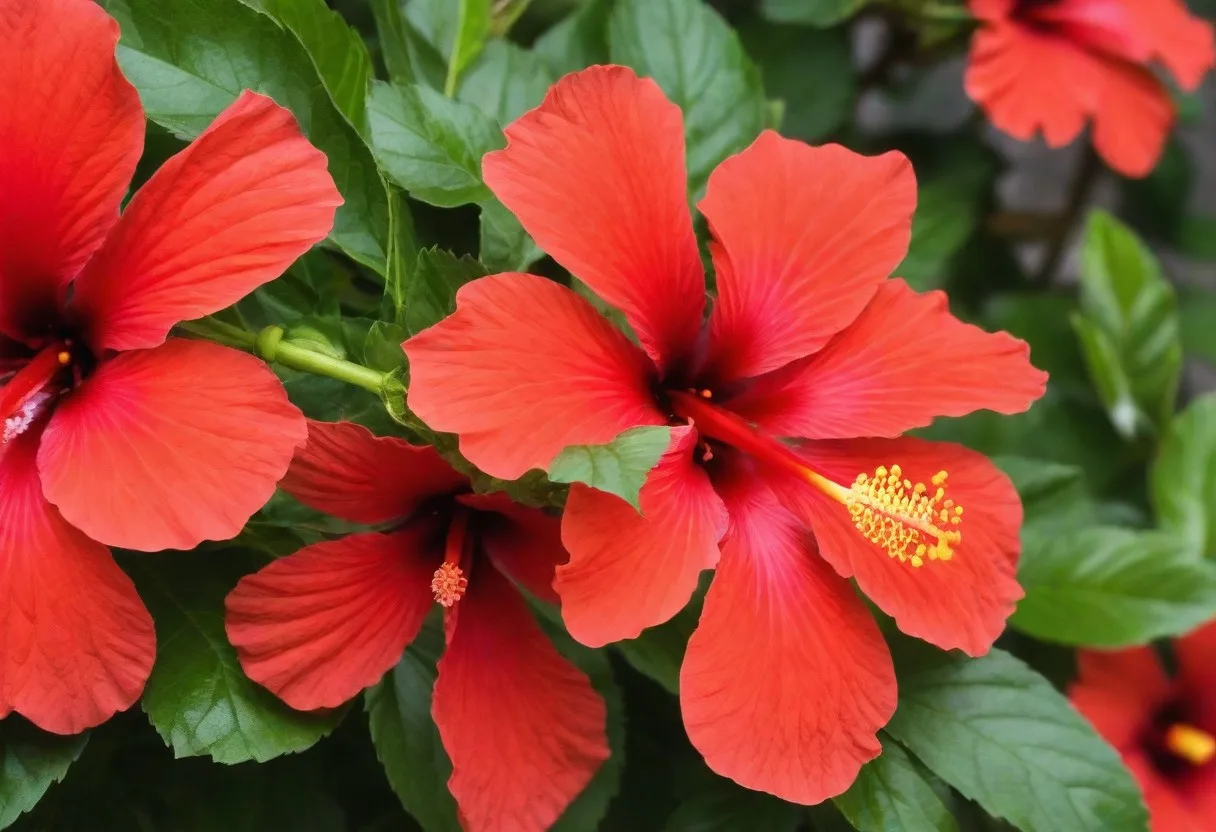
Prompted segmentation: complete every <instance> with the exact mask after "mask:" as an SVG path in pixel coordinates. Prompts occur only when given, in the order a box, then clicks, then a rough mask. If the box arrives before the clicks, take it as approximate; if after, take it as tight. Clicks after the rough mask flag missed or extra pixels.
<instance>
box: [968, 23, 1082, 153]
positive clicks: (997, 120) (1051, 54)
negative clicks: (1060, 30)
mask: <svg viewBox="0 0 1216 832" xmlns="http://www.w3.org/2000/svg"><path fill="white" fill-rule="evenodd" d="M1103 74H1104V62H1102V61H1101V60H1100V59H1099V58H1097V57H1094V56H1092V55H1090V54H1089V53H1088V52H1086V51H1085V50H1084V49H1082V48H1080V47H1078V46H1075V45H1073V44H1071V43H1069V42H1068V41H1067V40H1065V39H1063V38H1059V37H1052V36H1050V35H1045V34H1042V33H1040V32H1037V31H1035V30H1034V29H1032V28H1030V27H1027V26H1023V25H1021V24H1018V23H1011V22H1008V21H1004V20H998V21H993V22H991V23H988V24H986V25H984V26H981V27H980V29H979V31H978V32H976V34H975V38H974V39H973V40H972V43H971V57H970V59H969V61H968V63H967V74H966V76H965V78H964V86H965V88H966V90H967V95H968V96H970V98H971V99H972V100H973V101H975V102H976V103H978V104H979V105H980V106H981V107H983V108H984V112H985V113H987V115H988V118H989V119H990V120H991V121H992V123H993V124H995V125H996V126H997V127H998V128H1000V129H1001V130H1003V131H1004V132H1006V133H1008V134H1009V135H1011V136H1013V137H1014V138H1018V139H1021V140H1022V141H1029V140H1030V139H1031V138H1033V137H1034V134H1035V132H1036V131H1038V130H1042V132H1043V138H1044V139H1045V140H1046V142H1047V144H1048V145H1050V146H1051V147H1062V146H1064V145H1066V144H1068V143H1069V142H1071V141H1072V140H1073V139H1075V138H1076V137H1077V134H1078V133H1080V132H1081V129H1082V128H1083V127H1084V126H1085V118H1086V116H1087V115H1089V114H1091V113H1092V112H1093V111H1094V109H1095V108H1096V107H1097V104H1098V101H1099V99H1100V98H1101V95H1102V86H1103ZM1061 78H1067V79H1068V83H1061V82H1060V79H1061Z"/></svg>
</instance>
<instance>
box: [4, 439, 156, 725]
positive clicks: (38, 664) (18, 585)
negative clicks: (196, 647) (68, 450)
mask: <svg viewBox="0 0 1216 832" xmlns="http://www.w3.org/2000/svg"><path fill="white" fill-rule="evenodd" d="M38 439H39V436H38V431H36V430H31V431H29V432H27V433H24V434H22V435H20V436H18V437H17V438H15V439H14V440H12V441H11V442H9V443H7V444H5V445H3V446H0V598H3V599H4V603H3V604H0V717H3V716H5V715H7V714H8V713H9V712H10V711H17V712H18V713H20V714H22V715H23V716H25V717H26V718H27V719H29V720H30V721H31V722H33V723H34V724H36V725H38V726H39V727H41V728H44V729H45V730H47V731H53V732H55V733H57V734H75V733H78V732H80V731H82V730H84V729H85V728H91V727H92V726H94V725H98V724H100V723H102V722H104V721H105V720H106V719H108V718H109V717H110V716H111V715H113V714H114V713H115V712H116V711H122V710H126V709H127V708H129V707H130V706H131V705H132V703H134V702H135V700H136V699H138V698H139V694H140V692H141V691H142V690H143V687H144V682H145V681H147V679H148V674H149V673H150V672H151V671H152V662H153V659H154V658H155V656H156V634H155V632H154V631H153V628H152V618H151V616H149V615H148V611H147V610H146V609H144V605H143V603H142V602H140V600H139V596H138V595H136V593H135V586H134V585H133V584H132V583H131V579H130V578H128V577H127V576H126V575H125V574H123V572H122V570H121V569H119V568H118V564H116V563H115V562H114V559H113V557H111V556H110V551H109V550H108V549H107V548H106V547H105V546H103V545H101V544H100V543H96V542H94V541H92V540H90V539H89V538H88V537H86V536H85V535H84V534H83V533H81V532H80V531H78V530H77V529H74V528H72V527H71V526H69V525H68V524H67V523H65V522H64V520H63V518H62V517H60V515H59V512H58V511H56V510H55V507H54V506H52V505H51V504H50V503H48V502H47V501H46V498H45V497H43V496H42V484H41V482H40V481H39V479H38V470H37V465H36V460H37V452H38Z"/></svg>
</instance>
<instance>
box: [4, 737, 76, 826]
mask: <svg viewBox="0 0 1216 832" xmlns="http://www.w3.org/2000/svg"><path fill="white" fill-rule="evenodd" d="M88 736H89V735H88V734H87V733H86V734H76V735H74V736H68V737H63V736H59V735H58V734H50V733H47V732H46V731H40V730H39V729H37V728H35V727H34V726H33V725H31V724H30V723H29V722H27V721H25V720H24V719H22V718H21V717H17V716H10V717H8V718H7V719H5V720H3V721H0V829H4V828H5V827H7V826H9V825H10V824H12V823H13V822H14V821H16V820H17V817H18V816H19V815H21V813H23V812H28V811H29V810H30V809H32V808H34V805H35V804H36V803H38V801H39V800H41V799H42V796H43V795H44V794H46V790H47V789H49V788H50V787H51V784H52V783H58V782H59V781H60V780H62V779H63V777H64V775H65V774H67V772H68V767H69V766H71V765H72V763H74V762H75V761H76V759H77V758H78V757H79V756H80V752H81V751H83V750H84V746H85V743H86V742H88Z"/></svg>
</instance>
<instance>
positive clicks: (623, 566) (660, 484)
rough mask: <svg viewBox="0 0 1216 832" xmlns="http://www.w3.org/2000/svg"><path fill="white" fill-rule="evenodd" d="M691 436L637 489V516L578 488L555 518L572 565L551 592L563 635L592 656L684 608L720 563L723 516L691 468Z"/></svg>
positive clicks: (677, 435)
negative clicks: (564, 629)
mask: <svg viewBox="0 0 1216 832" xmlns="http://www.w3.org/2000/svg"><path fill="white" fill-rule="evenodd" d="M696 443H697V434H696V432H695V431H693V430H692V429H690V428H676V429H674V430H672V443H671V446H670V448H669V449H668V451H667V453H666V454H665V455H664V456H663V458H662V459H661V460H660V461H659V464H658V466H657V467H656V468H655V469H654V470H653V471H651V472H650V476H649V477H648V478H647V480H646V484H645V485H644V486H642V493H641V500H640V502H641V506H642V513H641V514H638V512H637V510H636V509H634V508H633V507H632V506H631V505H629V504H628V503H626V502H625V501H624V500H622V499H621V498H620V497H617V496H615V495H612V494H608V493H606V492H603V491H597V490H595V489H594V488H588V487H587V486H585V485H575V486H573V487H572V488H571V489H570V497H569V499H568V500H567V501H566V513H565V515H564V516H563V518H562V542H563V543H565V544H566V550H567V551H569V552H570V562H569V563H568V564H566V565H564V566H559V567H558V569H557V581H556V582H555V584H554V586H555V588H556V589H557V594H558V595H560V596H561V599H562V618H563V619H565V622H566V627H567V629H569V630H570V635H572V636H574V637H575V638H576V639H578V640H579V641H581V642H582V643H583V644H586V645H588V646H590V647H600V646H602V645H605V644H607V643H609V642H612V641H619V640H621V639H625V638H636V637H637V636H638V635H639V634H640V633H641V632H642V630H643V629H645V628H646V627H653V626H655V625H656V624H662V623H663V622H664V621H667V620H668V619H669V618H671V617H672V616H673V615H675V614H676V613H677V612H679V611H680V610H681V608H683V606H684V605H685V604H687V603H688V599H689V598H690V597H692V593H693V590H694V589H696V588H697V579H698V578H699V577H700V574H701V570H702V569H710V568H712V567H713V565H714V564H715V563H717V561H718V540H719V539H720V538H721V537H722V534H723V533H724V532H725V531H726V524H727V514H726V508H725V507H724V506H723V505H722V501H721V500H720V499H719V498H718V495H717V494H715V493H714V488H713V485H711V484H710V482H709V477H707V476H706V475H705V471H704V470H703V469H702V468H701V467H699V466H698V465H697V464H696V463H695V462H693V458H692V455H693V453H695V452H696Z"/></svg>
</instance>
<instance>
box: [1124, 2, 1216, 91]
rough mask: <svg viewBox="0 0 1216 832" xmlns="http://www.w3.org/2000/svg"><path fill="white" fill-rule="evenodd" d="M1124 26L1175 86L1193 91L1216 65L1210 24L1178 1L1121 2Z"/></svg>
mask: <svg viewBox="0 0 1216 832" xmlns="http://www.w3.org/2000/svg"><path fill="white" fill-rule="evenodd" d="M1120 5H1121V6H1122V7H1123V10H1124V12H1125V13H1126V15H1127V23H1126V26H1127V28H1128V29H1129V30H1131V31H1133V32H1135V33H1136V35H1137V36H1138V37H1140V38H1142V39H1143V40H1144V41H1145V42H1147V43H1148V44H1149V45H1150V48H1151V50H1152V52H1153V53H1154V55H1155V56H1156V57H1157V58H1158V59H1159V60H1160V61H1161V62H1162V63H1163V64H1165V66H1166V67H1167V68H1168V69H1169V71H1170V72H1171V73H1173V75H1174V77H1175V78H1177V79H1178V83H1179V84H1181V85H1182V86H1183V87H1185V88H1186V89H1188V90H1194V89H1195V88H1196V87H1198V86H1199V82H1200V81H1202V80H1203V76H1204V75H1205V74H1206V73H1207V71H1208V70H1209V69H1211V68H1212V66H1213V65H1214V64H1216V50H1214V48H1213V42H1212V25H1211V24H1210V23H1208V22H1207V21H1205V20H1203V19H1201V18H1198V17H1194V16H1193V15H1191V13H1190V11H1189V10H1188V9H1187V7H1186V4H1185V3H1183V2H1180V0H1122V3H1121V4H1120Z"/></svg>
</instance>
